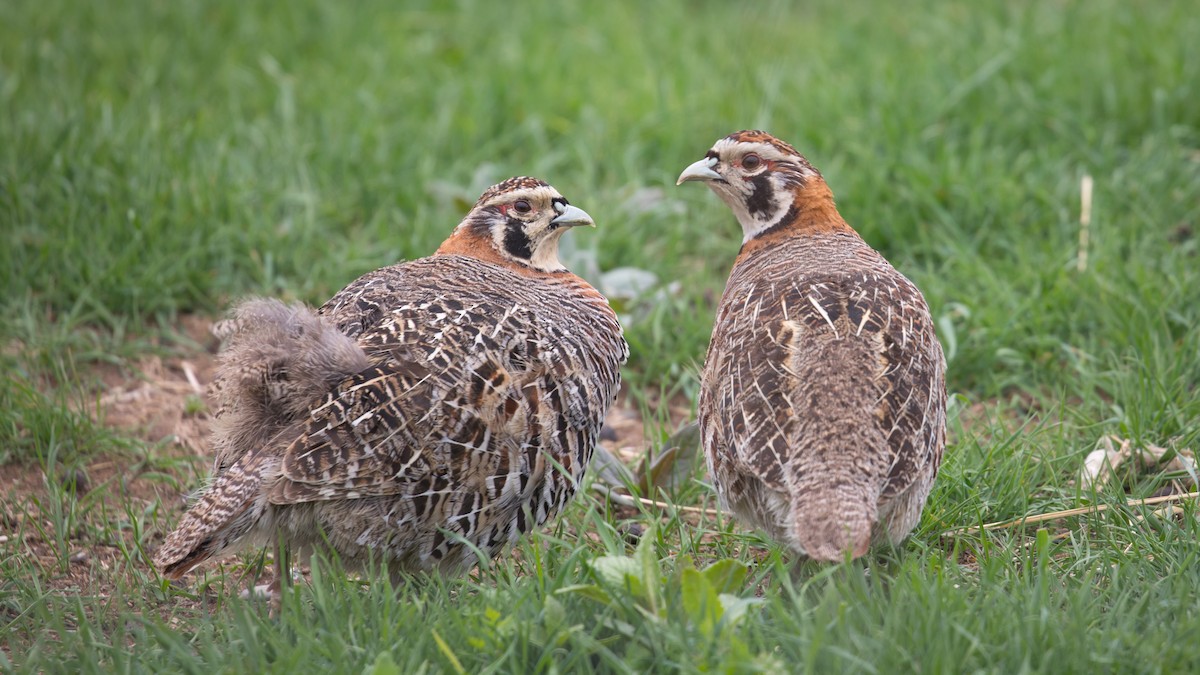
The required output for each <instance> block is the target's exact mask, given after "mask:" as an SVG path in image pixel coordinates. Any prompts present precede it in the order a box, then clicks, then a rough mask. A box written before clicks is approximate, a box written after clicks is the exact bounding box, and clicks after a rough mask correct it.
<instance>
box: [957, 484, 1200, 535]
mask: <svg viewBox="0 0 1200 675" xmlns="http://www.w3.org/2000/svg"><path fill="white" fill-rule="evenodd" d="M1197 497H1200V492H1187V493H1184V494H1177V495H1163V496H1161V497H1150V498H1149V499H1131V500H1129V501H1127V502H1125V505H1126V506H1151V505H1154V504H1161V503H1163V502H1181V501H1186V500H1188V499H1196V498H1197ZM1109 508H1111V505H1110V504H1096V505H1094V506H1081V507H1079V508H1077V509H1067V510H1066V511H1053V512H1051V513H1039V514H1037V515H1035V516H1024V517H1021V518H1017V519H1016V520H1006V521H1001V522H998V523H988V524H987V525H983V526H979V525H977V526H975V527H967V528H963V529H958V530H947V531H945V532H943V533H942V534H944V535H945V534H976V533H978V532H990V531H991V530H1006V529H1008V528H1010V527H1019V526H1021V525H1033V524H1035V523H1044V522H1047V521H1051V520H1062V519H1064V518H1070V517H1071V516H1079V515H1083V514H1085V513H1103V512H1105V511H1107V510H1108V509H1109Z"/></svg>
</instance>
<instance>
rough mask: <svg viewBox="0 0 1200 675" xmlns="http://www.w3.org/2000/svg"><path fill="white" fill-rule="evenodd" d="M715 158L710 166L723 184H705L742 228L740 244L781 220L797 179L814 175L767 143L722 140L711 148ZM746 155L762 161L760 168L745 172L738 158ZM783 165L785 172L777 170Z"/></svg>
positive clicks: (792, 196)
mask: <svg viewBox="0 0 1200 675" xmlns="http://www.w3.org/2000/svg"><path fill="white" fill-rule="evenodd" d="M712 152H713V153H715V154H716V155H717V157H718V158H719V159H717V158H713V159H712V161H713V164H712V165H711V167H712V168H713V170H715V171H717V172H718V173H720V174H721V175H722V176H723V177H724V181H716V180H714V181H709V182H708V186H709V187H710V188H711V189H712V191H713V192H715V193H716V194H717V196H718V197H720V198H721V201H723V202H725V204H726V205H727V206H729V209H730V210H731V211H733V215H734V217H735V218H737V221H738V224H739V225H741V226H742V234H743V237H742V243H745V242H747V241H750V240H751V239H753V238H754V237H755V236H757V235H758V234H760V233H762V232H763V231H764V230H767V229H769V228H771V227H773V226H774V225H776V224H777V223H779V221H780V220H781V219H783V218H784V217H785V216H786V215H787V213H788V210H789V209H791V207H792V203H793V199H794V197H795V195H794V192H793V191H794V189H795V185H796V183H797V181H798V180H803V179H804V178H807V177H809V176H814V175H816V172H815V171H813V170H812V169H811V168H809V166H808V165H807V163H806V162H804V161H803V160H802V159H801V160H800V161H797V157H796V156H795V155H792V154H790V153H784V152H782V151H780V150H779V149H778V148H776V147H775V146H774V145H771V144H770V143H761V142H752V141H736V140H732V139H729V138H722V139H721V140H719V141H717V142H716V144H714V145H713V147H712ZM749 154H755V155H758V157H759V158H760V159H761V160H763V162H762V164H761V165H760V168H756V169H753V170H745V169H743V168H742V167H741V159H742V158H743V157H745V156H746V155H749ZM772 164H774V165H776V166H777V167H779V166H780V165H785V166H786V167H787V169H786V170H780V169H779V168H776V169H772V168H770V166H771V165H772Z"/></svg>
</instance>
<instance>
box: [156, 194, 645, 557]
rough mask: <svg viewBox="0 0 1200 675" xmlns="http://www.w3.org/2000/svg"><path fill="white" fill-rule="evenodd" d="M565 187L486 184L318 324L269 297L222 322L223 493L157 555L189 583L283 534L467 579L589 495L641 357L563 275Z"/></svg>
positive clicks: (339, 300) (291, 540)
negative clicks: (423, 252) (412, 252)
mask: <svg viewBox="0 0 1200 675" xmlns="http://www.w3.org/2000/svg"><path fill="white" fill-rule="evenodd" d="M590 224H592V221H591V218H589V217H588V216H587V214H586V213H584V212H583V211H581V210H580V209H577V208H575V207H573V206H570V205H569V204H568V203H567V201H566V200H565V199H563V198H562V196H560V195H559V194H558V192H557V191H555V190H554V188H552V187H550V186H549V185H547V184H545V183H543V182H542V181H539V180H537V179H533V178H514V179H510V180H508V181H505V182H504V183H501V184H499V185H497V186H494V187H492V188H489V189H488V190H487V191H486V192H485V193H484V195H483V197H482V198H480V200H479V202H478V203H477V204H476V205H475V207H474V208H473V209H472V210H471V212H470V213H469V214H468V215H467V216H466V218H465V219H464V220H463V221H462V223H461V224H460V225H459V226H458V227H457V228H456V229H455V231H454V233H453V234H452V235H451V237H450V238H449V239H447V240H446V242H445V243H444V244H443V245H442V246H441V248H440V249H439V250H438V252H437V253H436V254H435V255H433V256H431V257H428V258H423V259H421V260H415V261H412V262H408V263H402V264H398V265H393V266H391V267H386V268H383V269H380V270H376V271H374V272H371V273H369V274H366V275H364V276H363V277H361V278H359V279H358V280H356V281H355V282H353V283H351V284H350V285H349V286H347V287H346V288H345V289H343V290H342V291H341V292H339V293H338V294H337V295H335V296H334V297H333V298H332V299H331V300H330V301H329V302H327V303H326V304H325V305H324V306H323V307H321V309H320V310H319V315H318V313H314V312H312V310H307V309H305V308H303V307H299V306H296V307H287V306H285V305H283V304H282V303H278V302H274V301H264V300H255V301H251V302H249V303H247V304H244V305H242V306H241V307H240V308H238V310H237V311H236V312H235V314H234V316H233V318H232V319H231V320H230V321H228V322H225V323H223V324H221V328H222V332H224V333H225V338H226V342H225V346H224V349H223V351H222V353H221V355H220V357H219V360H220V370H219V373H218V377H217V378H216V382H217V385H218V386H217V387H215V395H216V398H217V404H218V405H217V410H218V420H217V424H216V426H215V429H214V442H215V447H216V450H217V454H218V457H217V463H216V468H215V473H214V477H213V481H212V483H211V485H210V487H209V488H208V489H207V490H205V491H204V493H203V494H202V496H201V497H200V499H199V501H198V502H197V503H196V504H195V505H194V506H193V507H192V508H191V510H189V511H188V513H187V514H185V515H184V517H183V519H182V520H181V522H180V524H179V526H178V528H177V529H176V530H175V531H174V532H172V533H171V535H170V536H169V537H167V540H166V542H165V543H164V544H163V546H162V547H161V548H160V549H159V551H158V553H157V555H156V556H155V564H156V565H157V566H158V567H159V569H161V570H162V571H163V574H164V575H166V576H168V577H172V578H178V577H180V576H182V575H183V574H184V573H186V572H187V571H188V570H189V569H191V568H192V567H194V566H195V565H197V564H199V563H201V562H203V561H205V560H208V559H210V558H213V557H216V556H220V555H223V554H225V553H227V552H230V551H232V550H234V549H235V548H237V547H239V546H240V545H246V544H259V545H261V544H264V543H268V542H270V541H272V540H275V538H276V537H278V538H279V539H281V540H283V541H285V542H286V543H287V544H288V545H290V546H292V547H298V548H300V549H302V550H308V549H316V548H331V549H333V550H334V551H336V552H337V553H338V555H339V556H340V558H341V560H342V561H343V562H344V563H346V564H347V565H348V566H349V567H352V568H353V567H361V566H362V565H363V564H364V563H365V562H366V561H367V560H368V559H370V558H372V557H374V558H375V559H377V560H379V561H381V562H382V563H384V564H385V566H387V567H388V568H389V569H390V570H392V571H393V572H398V571H421V570H429V569H434V568H439V569H443V570H446V571H449V572H456V571H463V570H465V569H467V568H469V567H470V566H471V565H473V564H474V563H475V562H476V561H477V558H476V555H477V551H479V552H482V553H483V554H484V555H485V556H492V555H495V554H496V553H498V552H499V551H500V550H501V549H502V548H503V547H504V546H505V545H507V544H509V543H511V542H513V541H515V540H516V539H517V538H518V537H519V536H521V535H522V534H523V533H525V532H528V531H529V530H530V529H532V528H534V527H537V526H540V525H541V524H543V523H545V522H546V521H547V520H548V519H549V518H551V517H552V516H554V515H555V514H556V513H558V512H559V511H560V510H561V509H562V508H563V506H564V505H565V504H566V503H567V501H568V500H569V499H570V498H571V497H572V495H573V494H574V492H575V489H576V486H577V484H578V481H579V479H580V478H581V477H582V475H583V472H584V470H585V468H586V467H587V464H588V461H589V459H590V457H591V454H592V449H593V447H594V445H595V443H596V438H597V436H598V434H599V432H600V428H601V425H602V424H603V420H604V416H605V413H606V412H607V410H608V407H609V406H610V405H611V404H612V402H613V400H614V398H615V397H616V394H617V389H618V387H619V385H620V374H619V368H620V366H621V365H622V364H623V363H624V362H625V360H626V358H627V356H628V346H627V345H626V343H625V340H624V339H623V337H622V333H621V327H620V324H619V323H618V322H617V317H616V315H615V314H614V313H613V311H612V310H611V309H610V308H609V306H608V303H607V301H606V300H605V299H604V297H603V296H601V295H600V293H598V292H597V291H596V290H595V289H594V288H592V287H591V286H589V285H588V284H587V283H586V282H584V281H583V280H582V279H580V278H579V277H577V276H575V275H574V274H571V273H570V272H568V271H567V270H566V269H564V268H563V267H562V265H561V264H560V263H559V261H558V257H557V248H558V239H559V237H560V236H561V234H562V232H564V231H565V230H566V229H567V228H568V227H569V226H575V225H590Z"/></svg>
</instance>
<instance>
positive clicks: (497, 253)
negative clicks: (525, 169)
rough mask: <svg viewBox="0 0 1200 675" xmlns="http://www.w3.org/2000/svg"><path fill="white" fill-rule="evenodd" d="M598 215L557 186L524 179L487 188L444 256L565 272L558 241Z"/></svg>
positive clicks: (442, 250)
mask: <svg viewBox="0 0 1200 675" xmlns="http://www.w3.org/2000/svg"><path fill="white" fill-rule="evenodd" d="M579 225H591V226H592V227H595V223H594V222H593V221H592V217H591V216H589V215H588V214H587V213H586V212H585V211H584V210H583V209H580V208H577V207H574V206H571V205H570V203H568V202H567V200H566V199H565V198H564V197H563V196H562V195H561V194H559V193H558V190H555V189H554V188H553V187H552V186H551V185H549V184H548V183H545V182H543V181H541V180H538V179H537V178H530V177H528V176H518V177H515V178H509V179H508V180H506V181H504V182H503V183H499V184H497V185H493V186H492V187H490V188H488V189H487V190H484V192H483V195H482V196H481V197H480V198H479V201H478V202H476V203H475V207H474V208H472V209H471V211H470V213H468V214H467V216H466V217H465V218H463V221H462V222H461V223H460V224H459V225H458V227H457V228H455V230H454V234H452V235H451V236H450V238H449V239H447V240H446V242H445V243H444V244H442V246H441V248H439V249H438V253H442V254H457V255H472V256H474V257H478V258H484V259H491V260H496V261H498V262H502V263H505V264H515V265H517V266H519V267H521V268H529V269H533V270H537V271H539V272H561V271H564V270H565V268H564V267H563V265H562V263H561V262H559V260H558V240H559V239H560V238H561V237H562V235H563V233H564V232H566V231H567V230H569V229H570V228H572V227H576V226H579Z"/></svg>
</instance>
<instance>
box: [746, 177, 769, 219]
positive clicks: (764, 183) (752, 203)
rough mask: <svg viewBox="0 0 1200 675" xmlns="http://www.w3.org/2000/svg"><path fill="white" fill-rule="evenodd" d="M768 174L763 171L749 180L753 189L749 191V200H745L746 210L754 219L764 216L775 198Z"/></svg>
mask: <svg viewBox="0 0 1200 675" xmlns="http://www.w3.org/2000/svg"><path fill="white" fill-rule="evenodd" d="M768 173H769V172H768V171H763V172H762V173H760V174H758V175H757V176H755V177H753V178H751V179H750V185H751V186H753V189H752V190H751V191H750V198H749V199H747V200H746V210H747V211H749V212H750V215H752V216H754V217H755V218H759V217H762V216H764V215H766V214H767V212H768V211H769V210H770V208H771V206H772V201H773V200H774V198H775V189H774V188H773V187H771V177H770V176H769V175H768Z"/></svg>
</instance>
